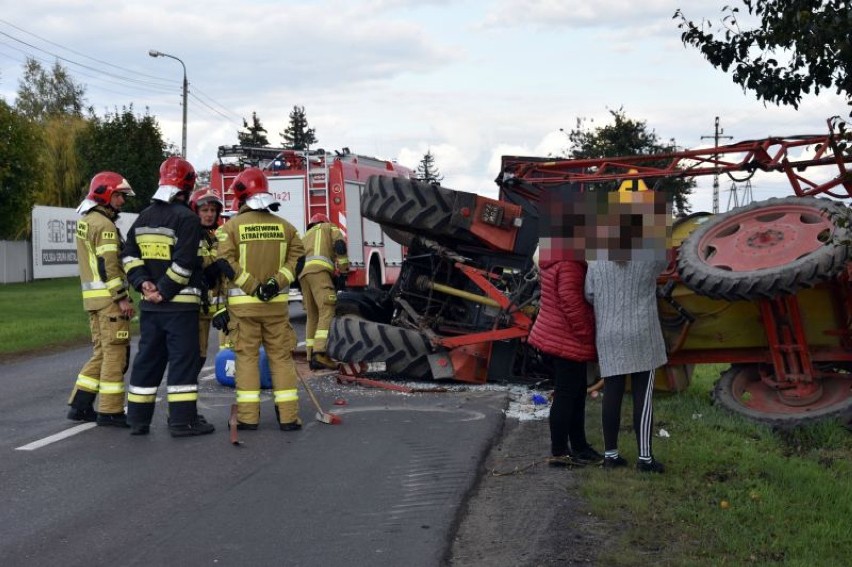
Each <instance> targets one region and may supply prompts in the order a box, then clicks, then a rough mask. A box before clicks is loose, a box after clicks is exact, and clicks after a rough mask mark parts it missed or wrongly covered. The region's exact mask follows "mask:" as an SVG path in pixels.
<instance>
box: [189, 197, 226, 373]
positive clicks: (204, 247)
mask: <svg viewBox="0 0 852 567" xmlns="http://www.w3.org/2000/svg"><path fill="white" fill-rule="evenodd" d="M189 208H190V209H192V211H193V212H194V213H195V214H197V215H198V218H199V220H200V221H201V229H202V231H201V232H202V238H201V242H200V243H199V245H198V256H199V257H200V258H201V267H202V268H203V270H204V286H205V290H204V291H205V292H206V293H203V294H202V297H201V312H200V313H199V316H198V346H199V347H200V349H201V350H200V353H199V354H200V356H199V360H198V372H201V369H202V368H204V363H205V362H206V361H207V346H208V343H209V339H210V322H211V320H212V319H213V314H214V313H216V311H218V310H219V309H221V308H222V307H224V305H225V297H224V295H223V292H224V291H225V290H224V289H223V288H224V286H223V285H222V283H223V282H222V280H223V278H222V277H221V276H222V270H221V268H220V265H219V264H217V263H216V260H217V259H218V258H217V251H216V249H217V240H216V230H217V229H218V228H219V218H220V217H221V215H222V209H224V205H223V204H222V200H221V199H220V198H219V196H218V195H217V194H216V192H215V191H213V190H212V189H210V188H209V187H202V188H200V189H196V190H195V192H193V194H192V196H191V197H190V198H189ZM196 374H197V373H196Z"/></svg>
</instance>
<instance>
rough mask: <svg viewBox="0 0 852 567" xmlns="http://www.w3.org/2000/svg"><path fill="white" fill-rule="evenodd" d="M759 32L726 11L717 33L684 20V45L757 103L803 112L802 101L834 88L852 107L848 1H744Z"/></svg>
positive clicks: (733, 8)
mask: <svg viewBox="0 0 852 567" xmlns="http://www.w3.org/2000/svg"><path fill="white" fill-rule="evenodd" d="M743 4H744V5H745V7H746V10H747V11H748V14H749V16H753V17H756V18H757V19H758V25H757V26H756V27H754V28H747V27H744V26H742V27H741V25H740V24H741V21H740V19H739V17H738V15H739V14H740V9H739V8H738V7H736V6H733V5H727V6H724V7H723V8H722V14H723V15H722V17H721V21H720V24H719V26H718V28H717V33H718V34H719V35H714V33H713V32H712V31H711V30H712V29H713V27H714V25H713V23H712V22H711V21H705V20H702V21H701V23H700V24H696V23H694V22H693V21H691V20H689V19H687V17H686V15H685V14H684V13H683V11H682V10H677V11H676V12H675V14H674V18H675V19H677V18H679V19H680V24H678V27H679V28H680V29H682V30H683V33H682V34H681V40H682V41H683V43H684V44H685V45H691V46H693V47H696V48H697V49H699V50H700V51H701V53H702V55H704V57H705V58H706V59H707V61H709V62H710V64H711V65H713V66H714V67H717V68H721V69H722V70H723V71H725V72H726V73H727V72H729V71H732V78H733V80H734V82H735V83H736V84H738V85H740V86H741V87H742V88H743V90H750V91H753V92H754V94H755V95H756V96H757V98H758V99H760V100H764V101H767V102H774V103H776V104H784V105H790V106H793V107H794V108H798V105H799V102H800V101H801V99H802V96H803V95H805V94H809V93H810V92H811V91H813V92H814V94H819V93H820V91H822V90H824V89H827V88H830V87H834V88H835V89H836V92H837V94H840V95H843V96H845V97H846V99H847V103H848V104H850V105H852V77H850V67H852V42H850V39H849V37H850V36H849V2H848V0H743Z"/></svg>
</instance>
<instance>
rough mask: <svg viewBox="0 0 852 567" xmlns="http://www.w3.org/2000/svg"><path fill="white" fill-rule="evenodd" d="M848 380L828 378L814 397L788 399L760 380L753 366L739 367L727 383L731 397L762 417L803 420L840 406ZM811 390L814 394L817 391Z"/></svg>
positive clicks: (837, 377) (835, 377)
mask: <svg viewBox="0 0 852 567" xmlns="http://www.w3.org/2000/svg"><path fill="white" fill-rule="evenodd" d="M850 382H852V380H850V378H848V377H841V376H829V377H826V378H822V379H821V380H820V382H819V384H818V385H817V390H818V391H819V395H818V396H811V397H809V399H808V400H805V399H802V398H799V399H790V397H788V396H782V395H779V391H778V390H777V389H775V388H773V387H772V386H770V385H769V384H766V383H765V382H763V381H762V380H761V379H760V376H759V374H758V372H757V368H756V367H747V368H742V369H741V370H740V371H739V372H738V373H737V375H736V376H734V378H733V380H732V381H731V395H732V397H733V399H734V400H736V401H737V402H739V403H740V404H742V406H743V407H744V408H747V409H750V410H752V411H756V412H759V413H761V414H763V415H766V416H773V415H775V416H784V417H795V416H802V417H805V416H807V415H809V414H813V413H822V412H828V411H831V410H832V409H834V408H840V407H842V406H843V405H844V404H845V403H846V402H847V401H848V400H849V397H850ZM817 390H815V391H817Z"/></svg>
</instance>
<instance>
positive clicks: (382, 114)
mask: <svg viewBox="0 0 852 567" xmlns="http://www.w3.org/2000/svg"><path fill="white" fill-rule="evenodd" d="M729 3H732V2H730V1H729V0H689V1H688V2H687V1H686V0H674V1H671V0H645V1H643V2H636V1H633V0H597V1H596V2H578V1H573V0H491V1H480V0H454V1H443V0H432V1H428V0H426V1H414V0H372V1H355V0H349V1H334V0H319V1H309V0H303V1H300V2H291V1H286V0H255V1H237V0H227V1H223V0H208V1H206V2H186V3H177V2H168V1H166V0H146V1H144V2H129V1H123V2H100V1H95V0H28V1H26V2H15V1H13V0H3V1H2V4H3V10H2V11H0V97H2V98H4V99H5V100H6V101H7V102H9V103H13V102H14V99H15V92H16V90H17V88H18V81H19V79H20V77H21V74H22V66H23V62H24V60H25V58H26V57H27V56H28V55H29V56H33V57H35V58H37V59H39V60H40V61H42V62H43V63H44V64H45V65H48V66H49V65H52V64H53V62H54V61H55V60H56V59H57V57H59V58H61V59H60V63H61V64H62V65H64V66H65V67H66V68H67V69H68V70H69V71H70V72H71V73H72V75H73V76H74V78H75V80H76V81H77V82H79V83H82V84H84V85H85V86H86V97H87V102H88V103H89V104H90V105H92V106H94V107H95V109H96V111H97V112H98V113H99V114H103V113H104V112H106V111H108V110H113V109H115V108H120V107H122V106H126V105H129V104H130V103H133V105H134V107H135V109H136V111H137V112H139V113H143V112H145V110H146V109H148V111H149V112H150V113H151V114H152V115H154V116H156V118H157V120H158V121H159V123H160V125H161V127H162V129H163V133H164V136H165V137H166V139H167V140H168V141H170V142H172V143H174V144H175V145H176V146H180V139H181V108H180V102H181V81H182V77H183V75H182V69H181V66H180V63H178V62H177V61H174V60H171V59H165V58H152V57H149V56H148V51H149V50H150V49H156V50H159V51H162V52H165V53H169V54H172V55H175V56H177V57H179V58H180V59H182V60H183V62H184V63H185V64H186V68H187V74H188V78H189V83H190V87H189V90H190V98H189V104H188V114H189V119H188V152H187V153H188V158H189V159H190V161H192V162H193V164H194V165H195V166H196V168H198V169H209V167H210V166H211V164H212V163H213V162H214V160H215V159H216V149H217V147H218V146H220V145H223V144H233V143H236V141H237V137H236V132H237V130H238V129H239V128H240V127H241V126H242V118H243V117H246V118H250V116H251V113H252V112H253V111H256V112H257V114H258V116H259V118H260V119H261V121H262V123H263V125H264V126H265V127H266V129H267V130H268V131H269V133H268V137H269V140H270V142H271V143H272V144H273V145H279V144H281V138H280V136H279V132H281V131H282V130H283V129H284V128H285V127H286V125H287V122H288V115H289V112H290V111H291V110H292V108H293V106H294V105H302V106H304V107H305V109H306V112H307V117H308V121H309V124H310V126H312V127H314V128H315V129H316V135H317V138H318V140H319V144H318V146H319V147H321V148H324V149H326V150H332V149H340V148H342V147H344V146H348V147H349V148H351V150H352V151H353V152H355V153H360V154H365V155H372V156H375V157H379V158H383V159H395V160H397V161H399V162H400V163H402V164H403V165H406V166H408V167H411V168H415V167H416V166H417V163H418V162H419V161H420V159H421V158H422V156H423V154H424V153H425V152H426V151H427V150H428V149H431V150H432V153H433V154H434V155H435V156H436V165H437V167H438V169H439V170H440V172H441V173H442V174H443V175H444V185H445V186H447V187H451V188H453V189H459V190H465V191H471V192H476V193H481V194H485V195H489V196H494V195H495V194H496V185H495V184H494V182H493V180H494V178H495V177H496V176H497V174H498V172H499V164H500V156H501V155H531V156H547V155H549V154H558V153H560V152H562V151H564V150H565V148H566V147H567V145H568V144H567V137H566V134H565V133H564V132H562V131H560V129H561V128H562V129H565V130H570V129H571V128H573V127H574V126H575V125H576V122H577V119H578V118H586V119H590V120H594V124H600V125H604V124H606V123H608V122H609V120H608V118H609V109H618V108H622V107H623V109H624V111H625V113H626V115H627V116H628V117H630V118H632V119H635V120H643V121H646V122H647V124H648V126H649V128H650V129H653V130H654V131H655V132H656V133H657V134H658V136H659V137H660V138H661V139H663V140H668V139H669V138H675V140H676V141H677V143H678V145H680V146H683V147H688V148H692V147H699V146H706V145H708V144H709V143H710V142H709V141H708V140H707V139H702V137H703V136H712V135H713V124H714V119H715V117H716V116H719V117H720V120H721V126H722V128H723V129H724V134H725V135H730V136H733V141H741V140H749V139H755V138H763V137H766V136H786V135H794V134H822V133H824V132H826V125H825V120H826V118H828V117H829V116H833V115H837V114H841V115H845V114H847V109H846V106H845V103H844V101H843V100H841V99H840V98H839V97H837V96H835V95H831V94H828V95H823V96H820V97H819V98H816V97H811V98H808V99H806V100H805V102H804V104H802V106H801V107H800V108H799V110H798V111H797V110H794V109H792V108H788V107H777V106H774V105H769V106H765V105H764V104H763V103H760V102H758V101H757V100H756V99H755V98H754V96H753V95H752V94H750V93H744V92H743V91H742V90H741V89H740V88H739V87H738V86H736V85H734V84H733V82H732V81H731V79H730V77H729V75H727V74H725V73H723V72H722V71H718V70H715V69H713V68H712V67H711V65H710V64H709V63H707V62H706V61H704V59H703V58H702V57H701V56H700V54H699V53H698V52H697V51H696V50H695V49H693V48H687V47H684V46H683V44H682V43H681V41H680V30H679V29H678V27H677V21H676V20H673V19H672V16H673V14H674V12H675V10H677V9H678V8H679V7H684V8H683V9H684V11H685V13H686V15H687V16H688V17H689V18H690V19H693V20H700V19H702V18H709V19H711V20H713V21H718V19H719V14H720V9H721V7H722V6H723V5H725V4H729ZM178 6H180V7H178ZM723 142H725V143H730V140H724V141H723ZM131 182H132V180H131ZM711 182H712V180H711V179H710V178H702V179H701V180H700V184H701V186H700V189H699V190H698V193H697V195H696V196H695V197H694V198H693V199H692V201H693V208H694V210H710V203H711ZM730 185H731V182H730V181H727V180H725V179H722V181H721V182H720V186H721V188H722V190H723V192H722V194H721V197H720V202H721V208H722V210H724V209H725V208H726V205H727V200H728V197H727V190H728V189H729V188H730ZM753 192H754V196H755V199H763V198H767V197H769V196H773V195H775V194H778V193H779V192H783V190H782V189H779V185H778V184H777V183H773V182H772V180H762V179H759V178H756V179H755V180H753Z"/></svg>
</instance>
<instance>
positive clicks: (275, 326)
mask: <svg viewBox="0 0 852 567" xmlns="http://www.w3.org/2000/svg"><path fill="white" fill-rule="evenodd" d="M231 191H232V192H233V194H234V198H235V199H236V200H237V201H238V206H239V212H238V213H237V214H236V216H234V217H232V218H231V219H230V220H229V221H228V222H226V223H225V224H224V225H222V226H221V227H220V228H219V231H218V232H217V237H218V239H219V258H220V260H219V262H221V264H222V270H223V272H225V273H226V275H227V276H228V278H229V279H230V280H231V282H232V283H231V287H230V289H229V290H228V299H227V301H228V305H227V309H226V310H225V309H222V310H220V311H219V312H217V313H216V315H215V316H214V319H213V325H214V326H215V327H216V328H218V329H221V328H223V326H224V325H227V324H228V322H229V320H230V318H231V316H233V319H232V320H230V328H231V341H232V342H233V345H234V353H235V354H236V375H235V378H236V390H237V392H236V397H237V422H238V423H237V427H238V428H239V429H249V430H251V429H257V424H258V421H259V420H260V371H259V368H258V359H259V356H260V347H261V345H263V347H264V349H266V356H267V359H268V360H269V369H270V374H271V377H272V389H273V395H274V398H275V409H276V412H277V414H278V421H279V427H280V429H281V430H282V431H296V430H299V429H301V428H302V422H301V420H300V419H299V397H298V391H297V389H296V380H297V377H296V366H295V364H294V363H293V356H292V352H291V347H292V344H291V343H292V341H291V333H292V327H291V326H290V320H289V315H290V313H289V308H288V294H287V289H288V288H289V287H290V284H292V283H293V281H294V280H295V279H296V276H295V273H296V260H297V259H298V258H299V256H302V255H303V254H304V252H305V250H304V247H303V245H302V240H301V238H299V235H298V233H297V231H296V228H295V227H294V226H293V225H292V224H290V223H289V222H287V221H286V220H284V219H282V218H281V217H278V216H277V215H274V214H273V213H272V211H277V210H278V207H279V203H278V201H276V200H275V198H274V197H273V196H272V195H271V194H270V193H269V182H268V181H267V179H266V176H265V175H264V174H263V172H262V171H261V170H259V169H256V168H249V169H246V170H244V171H243V172H241V173H240V174H239V175H238V176H237V177H236V178H234V181H233V182H232V184H231Z"/></svg>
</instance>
